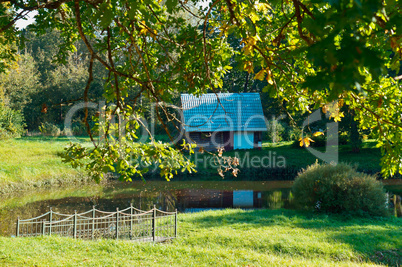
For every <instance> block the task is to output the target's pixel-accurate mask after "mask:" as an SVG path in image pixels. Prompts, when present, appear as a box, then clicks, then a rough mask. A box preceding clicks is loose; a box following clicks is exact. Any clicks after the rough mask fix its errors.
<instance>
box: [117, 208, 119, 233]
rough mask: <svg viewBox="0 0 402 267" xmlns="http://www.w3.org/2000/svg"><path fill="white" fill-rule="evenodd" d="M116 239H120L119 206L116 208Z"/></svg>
mask: <svg viewBox="0 0 402 267" xmlns="http://www.w3.org/2000/svg"><path fill="white" fill-rule="evenodd" d="M116 239H119V208H116Z"/></svg>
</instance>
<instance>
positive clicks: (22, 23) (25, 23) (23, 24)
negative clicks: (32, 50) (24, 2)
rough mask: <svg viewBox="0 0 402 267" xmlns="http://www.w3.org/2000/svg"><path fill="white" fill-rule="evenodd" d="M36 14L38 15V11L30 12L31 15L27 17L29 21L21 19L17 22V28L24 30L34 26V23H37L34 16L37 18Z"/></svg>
mask: <svg viewBox="0 0 402 267" xmlns="http://www.w3.org/2000/svg"><path fill="white" fill-rule="evenodd" d="M36 14H38V12H37V11H33V12H30V13H29V14H28V15H27V16H26V18H27V20H24V19H19V20H17V22H16V23H15V25H16V26H17V28H18V29H24V28H25V27H26V26H28V25H29V24H32V23H33V22H34V21H35V19H34V16H35V15H36Z"/></svg>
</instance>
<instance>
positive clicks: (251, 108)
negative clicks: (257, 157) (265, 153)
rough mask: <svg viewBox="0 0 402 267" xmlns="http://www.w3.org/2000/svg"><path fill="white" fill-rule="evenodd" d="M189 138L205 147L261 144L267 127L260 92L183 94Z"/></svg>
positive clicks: (236, 147)
mask: <svg viewBox="0 0 402 267" xmlns="http://www.w3.org/2000/svg"><path fill="white" fill-rule="evenodd" d="M181 103H182V107H183V117H184V130H185V134H186V139H187V141H188V142H191V143H196V144H197V146H199V147H203V148H204V149H206V150H215V149H216V148H217V147H224V148H225V150H232V149H250V148H261V141H262V132H263V131H267V127H266V124H265V118H264V114H263V111H262V105H261V99H260V95H259V94H258V93H238V94H232V93H219V94H205V95H201V96H200V97H196V96H193V95H189V94H182V95H181Z"/></svg>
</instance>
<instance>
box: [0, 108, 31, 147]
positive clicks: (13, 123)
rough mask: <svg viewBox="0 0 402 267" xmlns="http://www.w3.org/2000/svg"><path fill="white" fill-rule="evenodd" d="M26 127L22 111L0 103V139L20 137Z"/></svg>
mask: <svg viewBox="0 0 402 267" xmlns="http://www.w3.org/2000/svg"><path fill="white" fill-rule="evenodd" d="M24 127H25V123H24V116H23V115H22V113H21V112H20V111H16V110H13V109H10V108H9V107H7V106H5V105H3V104H1V103H0V139H5V138H13V137H20V136H21V135H22V134H23V133H24V132H25V130H24Z"/></svg>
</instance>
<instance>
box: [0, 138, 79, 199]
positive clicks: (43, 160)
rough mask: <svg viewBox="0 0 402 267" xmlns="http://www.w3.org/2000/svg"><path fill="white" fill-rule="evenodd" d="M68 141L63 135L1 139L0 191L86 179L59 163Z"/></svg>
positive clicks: (69, 182)
mask: <svg viewBox="0 0 402 267" xmlns="http://www.w3.org/2000/svg"><path fill="white" fill-rule="evenodd" d="M84 140H85V139H84ZM68 143H69V140H68V139H67V138H66V137H59V138H54V137H23V138H18V139H10V140H3V141H0V163H1V164H0V192H8V191H13V190H15V189H24V188H32V187H41V186H43V185H52V186H56V185H60V184H64V185H65V184H71V183H74V182H77V181H78V182H82V181H85V180H86V179H87V178H86V177H85V176H84V175H83V174H82V173H80V172H79V171H77V170H75V169H73V168H72V167H70V166H69V165H68V164H65V163H63V162H62V158H61V157H60V153H61V152H62V151H63V148H64V147H65V146H66V145H67V144H68Z"/></svg>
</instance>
